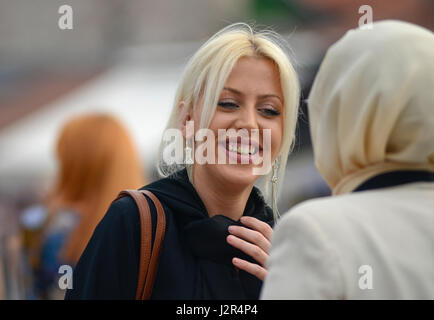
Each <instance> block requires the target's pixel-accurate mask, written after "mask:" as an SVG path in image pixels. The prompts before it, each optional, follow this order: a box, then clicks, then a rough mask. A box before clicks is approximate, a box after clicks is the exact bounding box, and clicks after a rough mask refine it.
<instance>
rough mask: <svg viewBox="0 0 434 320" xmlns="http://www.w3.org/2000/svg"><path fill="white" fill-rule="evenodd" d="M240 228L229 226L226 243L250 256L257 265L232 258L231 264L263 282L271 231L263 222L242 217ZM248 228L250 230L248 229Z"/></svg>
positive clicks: (265, 273)
mask: <svg viewBox="0 0 434 320" xmlns="http://www.w3.org/2000/svg"><path fill="white" fill-rule="evenodd" d="M241 223H243V224H244V225H245V226H246V227H247V228H246V227H242V226H236V225H233V226H230V227H229V233H230V235H229V236H228V237H227V242H228V243H229V244H230V245H232V246H233V247H235V248H237V249H239V250H241V251H242V252H244V253H245V254H247V255H249V256H251V257H252V258H253V259H255V261H257V262H258V263H259V264H255V263H251V262H248V261H246V260H243V259H240V258H233V259H232V263H233V264H234V265H235V266H236V267H237V268H239V269H242V270H244V271H246V272H248V273H250V274H252V275H254V276H255V277H257V278H258V279H260V280H264V279H265V276H266V275H267V270H266V269H265V265H266V262H267V259H268V252H269V250H270V246H271V244H270V240H271V236H272V234H273V229H272V228H271V227H270V226H269V225H268V224H267V223H265V222H263V221H260V220H258V219H256V218H253V217H247V216H245V217H242V218H241ZM249 228H250V229H249Z"/></svg>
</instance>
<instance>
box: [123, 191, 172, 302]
mask: <svg viewBox="0 0 434 320" xmlns="http://www.w3.org/2000/svg"><path fill="white" fill-rule="evenodd" d="M145 195H147V196H148V197H149V198H150V199H151V200H152V201H153V203H154V205H155V208H156V209H157V226H156V232H155V240H154V244H153V246H152V249H151V244H152V220H151V211H150V208H149V205H148V201H147V200H146V197H145ZM124 196H130V197H132V198H133V199H134V201H135V202H136V205H137V207H138V209H139V214H140V230H141V234H140V265H139V275H138V284H137V291H136V300H147V299H149V298H150V297H151V293H152V288H153V286H154V282H155V275H156V273H157V267H158V260H159V257H160V252H161V245H162V242H163V239H164V235H165V232H166V215H165V214H164V209H163V206H162V205H161V203H160V201H159V200H158V198H157V197H156V196H155V195H154V194H153V193H152V192H150V191H148V190H123V191H121V192H120V193H119V195H118V197H117V198H116V200H117V199H120V198H122V197H124ZM116 200H115V201H116Z"/></svg>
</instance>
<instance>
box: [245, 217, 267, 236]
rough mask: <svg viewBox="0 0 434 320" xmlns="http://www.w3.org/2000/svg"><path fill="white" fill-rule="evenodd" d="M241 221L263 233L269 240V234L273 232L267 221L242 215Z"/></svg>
mask: <svg viewBox="0 0 434 320" xmlns="http://www.w3.org/2000/svg"><path fill="white" fill-rule="evenodd" d="M240 220H241V223H242V224H244V225H245V226H247V227H249V228H252V229H253V230H256V231H258V232H260V233H261V234H263V235H264V237H265V238H267V240H268V241H271V236H272V234H273V229H272V228H271V227H270V225H269V224H268V223H265V222H264V221H261V220H258V219H256V218H254V217H249V216H244V217H241V219H240Z"/></svg>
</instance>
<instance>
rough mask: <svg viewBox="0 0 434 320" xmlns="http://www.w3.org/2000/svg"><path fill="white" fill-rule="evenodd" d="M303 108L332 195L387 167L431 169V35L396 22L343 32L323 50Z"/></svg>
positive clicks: (433, 152) (433, 57) (433, 87)
mask: <svg viewBox="0 0 434 320" xmlns="http://www.w3.org/2000/svg"><path fill="white" fill-rule="evenodd" d="M308 110H309V118H310V126H311V137H312V143H313V149H314V155H315V163H316V166H317V168H318V170H319V172H320V173H321V175H322V176H323V177H324V178H325V180H326V181H327V183H328V184H329V186H330V187H331V188H332V190H333V194H342V193H347V192H351V191H353V190H354V189H355V188H356V187H357V186H359V185H360V184H361V183H363V182H364V181H366V180H367V179H369V178H371V177H373V176H375V175H378V174H380V173H385V172H388V171H394V170H429V171H434V34H433V33H432V32H431V31H429V30H427V29H424V28H422V27H419V26H416V25H412V24H410V23H405V22H399V21H382V22H376V23H374V24H373V28H372V29H366V30H361V29H354V30H350V31H348V32H347V34H346V35H345V36H344V37H343V38H342V39H340V40H339V41H338V42H337V43H335V44H334V45H333V46H332V47H331V48H330V49H329V50H328V51H327V54H326V56H325V58H324V61H323V62H322V64H321V67H320V70H319V72H318V75H317V77H316V79H315V82H314V85H313V87H312V91H311V94H310V96H309V99H308Z"/></svg>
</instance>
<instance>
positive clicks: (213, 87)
mask: <svg viewBox="0 0 434 320" xmlns="http://www.w3.org/2000/svg"><path fill="white" fill-rule="evenodd" d="M241 57H264V58H268V59H270V60H272V61H274V63H275V64H276V66H277V67H278V69H279V73H280V82H281V86H282V92H283V98H284V112H283V113H284V132H283V140H282V145H281V147H280V150H279V153H278V157H280V165H279V169H278V173H277V176H278V181H279V183H278V187H277V190H279V189H280V185H281V182H282V180H283V177H284V174H285V167H286V161H287V158H288V155H289V153H290V151H292V147H293V145H294V141H295V129H296V125H297V117H298V105H299V96H300V86H299V81H298V77H297V74H296V72H295V70H294V67H293V66H292V64H291V61H290V49H289V45H288V44H287V43H286V41H285V40H284V39H283V38H282V37H281V36H280V35H279V34H277V33H276V32H273V31H271V30H262V31H255V30H254V29H253V28H252V27H251V26H250V25H248V24H245V23H235V24H232V25H229V26H227V27H225V28H223V29H222V30H220V31H219V32H217V33H216V34H215V35H214V36H212V37H211V38H210V39H209V40H208V41H206V42H205V43H204V44H203V45H202V46H201V47H200V48H199V50H198V51H197V52H196V53H195V54H194V55H193V57H191V59H190V60H189V61H188V63H187V66H186V67H185V69H184V73H183V76H182V78H181V79H182V80H181V83H180V85H179V87H178V90H177V92H176V95H175V101H174V105H173V110H172V113H171V116H170V119H169V123H168V125H167V127H166V129H174V128H178V129H179V112H180V110H179V107H178V106H179V104H180V103H181V101H184V102H185V107H186V108H187V109H188V110H190V109H192V110H193V113H194V112H196V104H197V102H198V100H199V98H200V97H202V99H203V108H202V114H201V118H200V124H199V127H200V128H208V127H209V125H210V123H211V120H212V117H213V115H214V112H215V109H216V106H217V103H218V99H219V96H220V93H221V91H222V89H223V87H224V84H225V82H226V80H227V78H228V77H229V74H230V73H231V71H232V68H233V67H234V65H235V64H236V62H237V61H238V59H240V58H241ZM184 146H185V141H184ZM164 148H165V142H164V141H162V142H161V144H160V152H159V163H158V171H159V173H160V175H162V176H168V175H170V174H172V173H174V172H176V171H178V170H180V169H182V168H184V167H186V168H187V172H188V176H189V179H190V181H191V182H192V166H191V165H179V164H172V165H167V164H166V163H165V162H164V159H163V151H164ZM270 176H271V173H270V174H268V175H267V176H266V177H265V181H264V182H265V183H264V193H265V196H266V197H269V191H268V190H269V181H270ZM273 200H274V199H273Z"/></svg>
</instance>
